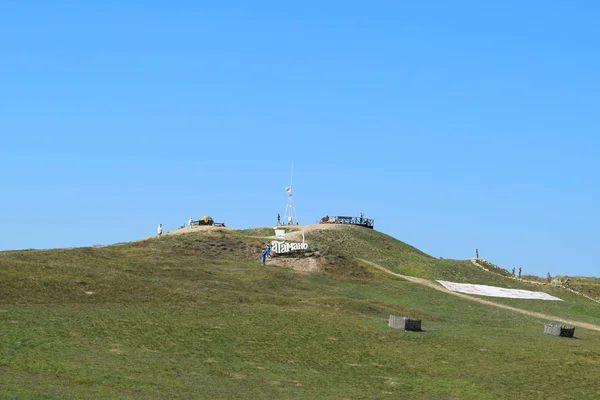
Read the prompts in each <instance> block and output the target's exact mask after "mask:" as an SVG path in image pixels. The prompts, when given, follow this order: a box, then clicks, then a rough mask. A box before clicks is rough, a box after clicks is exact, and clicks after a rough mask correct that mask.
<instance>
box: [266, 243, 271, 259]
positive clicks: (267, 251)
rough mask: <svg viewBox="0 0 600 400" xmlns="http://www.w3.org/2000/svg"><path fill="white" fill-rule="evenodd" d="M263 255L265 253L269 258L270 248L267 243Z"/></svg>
mask: <svg viewBox="0 0 600 400" xmlns="http://www.w3.org/2000/svg"><path fill="white" fill-rule="evenodd" d="M265 253H267V257H269V258H271V246H270V245H269V244H268V243H267V247H266V248H265Z"/></svg>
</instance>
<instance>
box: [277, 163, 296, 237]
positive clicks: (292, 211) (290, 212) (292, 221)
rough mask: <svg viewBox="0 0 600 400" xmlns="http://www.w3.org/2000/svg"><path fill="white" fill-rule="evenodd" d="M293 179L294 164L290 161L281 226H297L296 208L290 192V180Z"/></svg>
mask: <svg viewBox="0 0 600 400" xmlns="http://www.w3.org/2000/svg"><path fill="white" fill-rule="evenodd" d="M293 178H294V162H293V161H292V174H291V176H290V186H288V187H286V188H285V191H286V192H287V193H288V199H287V205H286V206H285V212H284V213H283V221H281V223H282V224H283V225H296V224H298V217H297V215H296V206H295V205H294V195H293V192H292V180H293Z"/></svg>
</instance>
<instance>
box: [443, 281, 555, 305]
mask: <svg viewBox="0 0 600 400" xmlns="http://www.w3.org/2000/svg"><path fill="white" fill-rule="evenodd" d="M438 282H439V283H440V284H442V285H443V286H444V287H445V288H446V289H448V290H450V291H452V292H460V293H468V294H478V295H480V296H490V297H508V298H511V299H534V300H558V301H563V300H562V299H559V298H558V297H554V296H550V295H549V294H547V293H544V292H532V291H531V290H519V289H506V288H501V287H496V286H487V285H472V284H470V283H454V282H448V281H440V280H438Z"/></svg>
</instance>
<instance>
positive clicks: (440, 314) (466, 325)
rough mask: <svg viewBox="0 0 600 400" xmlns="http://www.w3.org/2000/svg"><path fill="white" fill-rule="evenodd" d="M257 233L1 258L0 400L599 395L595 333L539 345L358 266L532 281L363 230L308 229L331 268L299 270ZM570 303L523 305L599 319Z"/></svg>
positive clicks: (457, 302)
mask: <svg viewBox="0 0 600 400" xmlns="http://www.w3.org/2000/svg"><path fill="white" fill-rule="evenodd" d="M263 234H267V231H264V232H263V231H261V230H249V231H237V232H226V231H216V233H193V234H190V235H181V236H172V237H165V238H163V240H160V241H159V240H148V241H144V242H137V243H131V244H124V245H118V246H110V247H103V248H82V249H72V250H49V251H23V252H4V253H0V376H2V378H3V379H2V380H0V398H36V399H37V398H39V399H53V398H56V399H59V398H61V399H62V398H143V399H145V398H211V399H214V398H223V399H232V398H240V399H242V398H292V397H293V398H314V397H319V398H335V399H338V398H353V399H354V398H390V397H391V398H394V397H396V398H397V397H398V396H400V395H402V396H408V395H413V398H442V399H443V398H467V399H468V398H474V399H485V398H489V399H496V398H528V399H531V398H534V399H535V398H540V399H541V398H579V399H585V398H590V399H591V398H597V397H598V396H600V391H599V389H598V387H599V385H598V378H597V377H598V376H600V374H599V372H600V333H599V332H593V331H586V330H580V329H578V330H577V332H576V333H577V336H579V337H580V338H581V339H580V340H567V339H562V338H555V337H548V336H544V335H542V334H541V330H542V329H541V328H542V325H541V324H542V323H543V322H545V321H540V320H535V319H532V318H530V317H526V316H522V315H516V314H514V313H511V312H509V311H505V310H500V309H495V308H490V307H487V306H484V305H481V304H477V303H472V302H468V301H465V300H463V299H460V298H456V297H454V296H448V295H446V294H444V293H441V292H437V291H435V290H431V289H429V288H426V287H422V286H420V285H417V284H414V283H410V282H406V281H403V280H401V279H396V278H393V277H389V276H387V275H385V274H382V273H381V272H379V271H376V270H372V269H368V268H366V266H364V265H361V264H360V263H359V262H356V261H355V260H354V258H353V257H355V256H360V257H362V258H366V259H369V260H371V261H373V262H376V263H380V264H381V265H384V266H386V267H388V268H390V269H393V270H395V271H398V272H401V273H405V274H411V275H417V276H423V277H428V278H436V279H449V280H455V281H467V282H474V283H487V284H498V285H503V286H510V287H518V288H529V289H532V288H530V287H528V286H527V285H523V284H520V283H518V282H515V281H512V280H507V279H505V278H501V277H497V276H495V275H491V274H488V273H486V272H485V271H482V270H480V269H478V268H476V267H472V266H471V265H470V263H466V262H462V261H453V260H436V259H434V258H431V257H429V256H427V255H426V254H424V253H422V252H419V251H418V250H416V249H414V248H412V247H410V246H408V245H406V244H403V243H401V242H398V241H396V240H395V239H393V238H391V237H389V236H386V235H382V234H380V233H377V232H373V231H369V230H365V229H360V228H353V227H347V228H345V229H343V230H335V231H316V232H311V233H310V234H308V235H307V239H308V241H309V243H311V245H313V244H314V245H316V246H317V247H319V250H320V254H321V260H322V261H323V262H324V263H325V265H326V266H327V271H326V272H325V273H323V274H313V275H299V274H296V273H294V272H293V271H288V270H284V269H280V268H264V267H262V266H261V265H260V264H259V262H258V260H257V259H258V257H257V251H258V249H259V248H260V246H261V245H262V244H263V243H264V242H265V240H264V239H261V238H258V237H256V236H260V235H263ZM486 278H487V279H486ZM511 285H512V286H511ZM537 289H538V288H535V290H537ZM553 290H554V292H552V294H555V295H558V296H559V297H562V298H566V295H567V293H561V292H560V291H559V290H557V289H553ZM86 292H93V294H86ZM571 296H573V298H568V299H567V300H568V301H566V302H564V303H563V302H561V303H560V304H559V303H556V302H535V301H532V302H528V301H521V302H517V303H516V304H515V305H516V306H517V307H520V308H527V309H532V310H539V309H540V307H541V308H543V309H546V308H547V309H548V310H549V312H553V313H554V314H556V315H559V314H560V315H563V314H564V316H565V317H570V318H576V317H577V318H579V319H582V320H587V321H592V322H593V321H597V320H598V315H600V312H599V310H600V308H598V305H596V304H593V303H590V302H587V301H584V300H583V299H581V298H578V297H577V296H574V295H571ZM542 303H544V304H542ZM389 314H397V315H411V316H417V317H420V318H422V319H423V321H424V328H425V330H426V332H423V333H413V332H399V331H395V330H391V329H389V328H387V324H386V318H387V316H388V315H389ZM557 366H560V367H557Z"/></svg>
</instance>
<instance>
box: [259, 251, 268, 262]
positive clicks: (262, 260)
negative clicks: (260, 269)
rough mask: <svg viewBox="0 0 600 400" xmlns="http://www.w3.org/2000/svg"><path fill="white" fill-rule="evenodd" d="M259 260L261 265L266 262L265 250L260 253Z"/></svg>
mask: <svg viewBox="0 0 600 400" xmlns="http://www.w3.org/2000/svg"><path fill="white" fill-rule="evenodd" d="M260 261H261V263H262V265H265V264H266V262H267V252H266V251H264V250H263V251H262V252H261V253H260Z"/></svg>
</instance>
